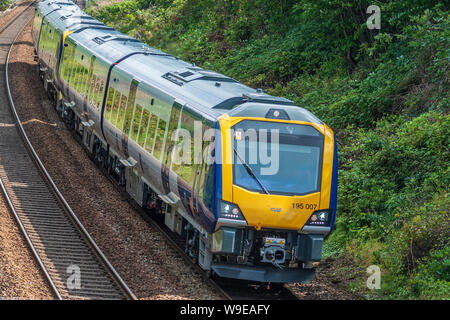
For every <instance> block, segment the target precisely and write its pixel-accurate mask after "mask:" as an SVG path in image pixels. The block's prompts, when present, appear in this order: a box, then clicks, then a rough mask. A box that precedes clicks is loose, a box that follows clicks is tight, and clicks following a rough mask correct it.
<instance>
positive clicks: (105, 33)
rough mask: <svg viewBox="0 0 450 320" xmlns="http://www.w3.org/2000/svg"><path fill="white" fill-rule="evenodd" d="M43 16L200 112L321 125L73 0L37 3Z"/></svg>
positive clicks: (277, 99)
mask: <svg viewBox="0 0 450 320" xmlns="http://www.w3.org/2000/svg"><path fill="white" fill-rule="evenodd" d="M38 6H39V9H40V11H41V12H42V14H43V16H46V17H47V18H48V19H50V20H51V21H53V23H54V24H55V26H56V27H57V28H59V29H60V30H70V31H73V32H72V33H71V34H70V35H69V36H68V37H69V38H71V39H73V40H74V41H76V42H77V45H82V46H83V47H85V48H86V49H88V50H89V51H91V52H92V53H93V54H95V55H96V56H97V57H98V58H101V59H103V60H105V61H106V62H107V63H109V64H112V63H114V62H116V61H118V60H119V59H121V58H122V57H124V56H126V55H129V54H132V53H134V52H142V54H136V55H132V56H130V57H129V58H127V59H125V60H123V61H122V62H120V63H119V64H118V65H117V66H116V67H115V68H119V69H121V70H123V71H125V72H127V73H129V74H132V76H133V77H134V78H136V80H138V81H142V82H147V83H148V84H150V85H152V86H154V87H156V88H159V89H160V90H162V91H164V92H165V93H167V94H169V95H171V96H172V97H174V98H175V99H178V100H180V101H182V102H184V103H187V104H188V105H191V106H193V107H195V108H196V109H200V110H199V111H201V112H204V113H206V114H209V115H210V116H212V117H214V118H217V117H219V116H221V115H222V114H224V113H228V114H229V115H233V116H242V117H245V116H256V115H259V116H262V117H264V116H265V115H267V113H268V112H269V111H270V110H271V109H273V108H282V109H284V110H285V111H286V112H287V114H288V117H289V119H290V120H299V121H307V122H313V123H322V122H321V121H320V120H319V119H318V118H317V117H315V116H314V115H313V114H312V113H311V112H309V111H308V110H306V109H304V108H301V107H298V106H295V105H294V103H293V102H292V101H290V100H288V99H285V98H280V97H274V96H271V95H268V94H266V93H264V92H262V90H260V89H253V88H250V87H248V86H246V85H244V84H242V83H240V82H238V81H237V80H235V79H233V78H230V77H227V76H225V75H223V74H220V73H217V72H214V71H211V70H205V69H202V68H200V67H198V66H195V65H194V64H191V63H188V62H185V61H183V60H181V59H179V58H178V57H174V56H172V55H169V54H166V53H164V52H162V51H160V50H158V49H155V48H152V47H150V46H148V45H146V44H144V43H142V42H141V41H139V40H136V39H135V38H132V37H130V36H128V35H124V34H122V33H120V32H118V31H116V30H115V29H113V28H111V27H108V26H106V25H105V24H103V23H102V22H100V21H98V20H96V19H95V18H92V17H91V16H89V15H87V14H86V13H85V12H84V11H82V10H81V9H80V8H79V7H78V6H77V5H75V4H74V3H73V2H72V1H70V0H47V1H43V2H40V3H39V4H38Z"/></svg>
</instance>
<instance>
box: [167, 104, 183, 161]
mask: <svg viewBox="0 0 450 320" xmlns="http://www.w3.org/2000/svg"><path fill="white" fill-rule="evenodd" d="M180 113H181V105H180V104H178V103H174V104H173V107H172V111H171V115H170V121H169V130H168V132H167V141H166V145H165V147H164V160H163V162H164V164H165V165H166V166H168V167H169V168H170V167H171V164H172V152H173V149H174V141H173V140H172V134H174V133H176V131H175V130H176V129H177V128H178V122H179V120H180Z"/></svg>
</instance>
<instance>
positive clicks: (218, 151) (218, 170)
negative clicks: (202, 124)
mask: <svg viewBox="0 0 450 320" xmlns="http://www.w3.org/2000/svg"><path fill="white" fill-rule="evenodd" d="M221 141H222V137H221V134H220V124H219V122H218V121H217V124H216V137H215V149H214V152H215V176H216V178H215V183H214V195H215V203H214V208H216V210H214V216H215V217H216V220H217V219H218V217H219V200H221V199H222V161H221V160H222V145H221Z"/></svg>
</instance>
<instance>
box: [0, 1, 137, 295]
mask: <svg viewBox="0 0 450 320" xmlns="http://www.w3.org/2000/svg"><path fill="white" fill-rule="evenodd" d="M33 14H34V10H33V2H31V3H30V4H29V5H28V6H27V7H26V8H25V9H24V10H23V11H21V12H19V13H18V14H17V15H15V16H14V17H13V18H12V19H11V20H10V21H9V22H8V23H7V24H6V25H5V26H4V27H3V28H1V29H0V69H1V70H0V74H1V76H0V86H1V88H0V187H1V190H2V191H3V193H4V194H5V197H6V200H7V203H8V205H9V206H10V208H11V211H12V212H13V215H14V217H15V219H16V221H17V223H18V225H19V227H20V229H21V231H22V233H23V235H24V237H25V239H26V241H27V243H28V245H29V246H30V248H31V251H32V252H33V254H34V256H35V258H36V261H37V262H38V265H39V266H40V268H41V269H42V272H43V274H44V275H45V277H46V279H47V280H48V282H49V285H50V288H51V289H52V290H53V292H54V294H55V297H57V298H58V299H136V297H135V296H134V294H133V293H132V292H131V290H130V289H129V288H128V287H127V285H126V284H125V282H124V281H123V280H122V279H121V277H120V275H119V274H118V273H117V272H116V271H115V269H114V268H113V266H112V265H111V264H110V263H109V261H108V260H107V258H106V257H105V256H104V255H103V253H102V252H101V250H100V249H99V248H98V246H97V245H96V243H95V242H94V240H93V239H92V238H91V236H90V235H89V234H88V232H87V231H86V230H85V228H84V227H83V226H82V224H81V223H80V221H79V220H78V218H77V217H76V215H75V214H74V213H73V211H72V210H71V208H70V207H69V205H68V204H67V202H66V201H65V199H64V197H63V196H62V195H61V193H60V192H59V191H58V189H57V187H56V185H55V184H54V182H53V181H52V179H51V177H50V176H49V174H48V173H47V171H46V169H45V167H44V166H43V165H42V163H41V161H40V160H39V157H38V156H37V154H36V152H35V150H34V148H33V146H32V145H31V143H30V141H29V139H28V137H27V135H26V133H25V131H24V129H23V127H22V124H21V122H20V119H19V117H18V114H17V112H16V109H15V106H14V101H13V99H12V96H11V91H10V87H9V82H8V61H9V55H10V52H11V49H12V47H13V45H14V42H15V40H16V38H17V36H18V35H19V34H20V32H21V30H23V28H24V27H25V26H26V25H27V23H28V22H29V21H30V20H31V19H32V17H33Z"/></svg>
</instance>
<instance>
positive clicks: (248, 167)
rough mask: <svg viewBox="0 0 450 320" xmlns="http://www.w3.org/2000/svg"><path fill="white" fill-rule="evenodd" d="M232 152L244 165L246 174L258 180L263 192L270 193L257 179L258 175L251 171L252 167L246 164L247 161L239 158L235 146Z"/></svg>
mask: <svg viewBox="0 0 450 320" xmlns="http://www.w3.org/2000/svg"><path fill="white" fill-rule="evenodd" d="M233 150H234V153H235V154H236V156H237V157H238V159H239V161H241V163H242V165H243V166H244V168H245V170H247V172H248V174H249V175H250V176H251V177H252V178H253V179H255V180H256V182H258V184H259V186H260V187H261V189H262V191H264V193H265V194H270V193H269V191H267V189H266V188H265V187H264V185H263V184H262V183H261V181H260V180H259V179H258V177H257V176H256V175H255V173H254V172H253V170H252V168H250V166H249V165H248V164H247V162H245V161H244V159H242V158H241V156H240V155H239V153H238V152H237V150H236V148H234V147H233Z"/></svg>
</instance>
